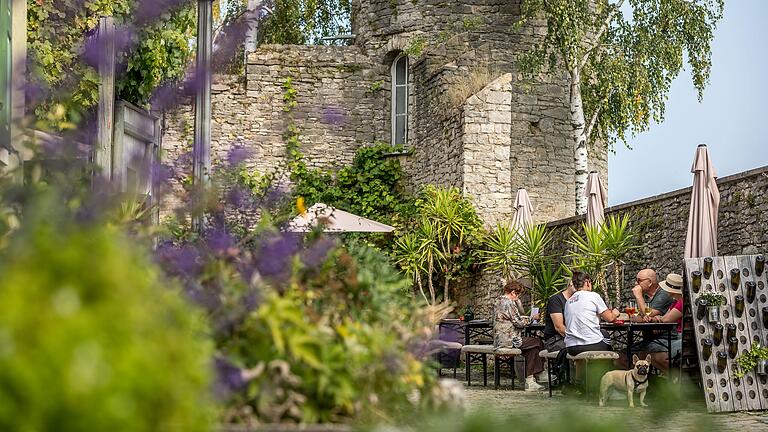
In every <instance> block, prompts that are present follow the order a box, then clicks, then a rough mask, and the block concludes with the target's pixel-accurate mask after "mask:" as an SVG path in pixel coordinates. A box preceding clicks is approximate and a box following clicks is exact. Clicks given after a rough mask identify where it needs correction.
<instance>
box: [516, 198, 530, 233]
mask: <svg viewBox="0 0 768 432" xmlns="http://www.w3.org/2000/svg"><path fill="white" fill-rule="evenodd" d="M515 210H517V212H516V213H515V217H514V218H513V219H512V226H513V227H515V229H516V230H517V231H518V232H521V231H523V230H525V229H526V228H528V226H529V225H530V224H532V223H533V216H532V213H533V206H532V205H531V199H530V198H529V197H528V191H526V190H525V189H523V188H520V189H518V190H517V197H516V198H515Z"/></svg>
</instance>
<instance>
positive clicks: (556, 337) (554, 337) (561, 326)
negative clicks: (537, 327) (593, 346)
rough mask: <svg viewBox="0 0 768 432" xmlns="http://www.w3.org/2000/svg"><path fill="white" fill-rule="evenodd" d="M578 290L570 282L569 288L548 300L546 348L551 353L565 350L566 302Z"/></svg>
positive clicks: (545, 324)
mask: <svg viewBox="0 0 768 432" xmlns="http://www.w3.org/2000/svg"><path fill="white" fill-rule="evenodd" d="M574 292H576V290H575V289H574V288H573V283H572V282H571V281H570V279H569V280H568V286H567V287H566V288H565V289H564V290H563V291H561V292H559V293H557V294H555V295H553V296H552V297H550V298H549V300H547V314H546V316H545V317H544V348H546V349H547V351H549V352H554V351H560V350H562V349H565V342H564V338H565V317H564V313H565V312H564V311H565V302H567V301H568V299H569V298H571V296H572V295H573V293H574Z"/></svg>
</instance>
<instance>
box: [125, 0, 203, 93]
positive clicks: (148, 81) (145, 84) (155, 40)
mask: <svg viewBox="0 0 768 432" xmlns="http://www.w3.org/2000/svg"><path fill="white" fill-rule="evenodd" d="M196 26H197V21H196V13H195V10H194V9H193V8H192V7H184V8H181V9H179V10H177V11H175V12H173V13H171V14H169V17H168V19H165V20H163V21H161V22H158V23H156V24H153V25H150V26H148V27H146V28H145V29H143V31H142V32H141V34H140V35H139V41H138V43H137V45H136V46H135V47H134V49H133V50H132V51H131V52H130V53H129V54H128V59H127V70H126V72H125V75H124V76H123V77H121V79H120V80H118V81H117V83H116V85H117V94H118V97H119V98H121V99H124V100H127V101H129V102H132V103H134V104H137V105H145V104H147V103H148V102H149V98H150V96H152V92H153V91H154V90H155V89H156V88H157V87H159V86H160V85H161V84H163V83H167V82H175V81H179V80H181V79H182V78H183V77H184V72H185V69H186V67H187V65H188V64H189V59H190V58H191V56H192V48H191V47H190V44H189V40H190V39H191V38H192V37H193V36H194V34H195V31H196V30H195V29H196Z"/></svg>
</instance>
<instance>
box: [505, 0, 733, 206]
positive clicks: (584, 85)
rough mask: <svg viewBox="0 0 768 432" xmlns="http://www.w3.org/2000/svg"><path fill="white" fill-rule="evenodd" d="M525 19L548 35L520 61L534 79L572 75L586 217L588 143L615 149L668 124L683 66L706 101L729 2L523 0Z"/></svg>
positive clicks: (579, 202) (579, 189) (579, 193)
mask: <svg viewBox="0 0 768 432" xmlns="http://www.w3.org/2000/svg"><path fill="white" fill-rule="evenodd" d="M522 13H523V20H521V22H520V24H521V25H522V24H523V23H526V22H536V21H537V20H541V19H543V20H545V22H546V26H547V34H546V36H545V37H544V38H543V40H542V41H541V43H540V44H537V45H535V46H534V47H533V48H532V49H531V51H529V52H528V53H526V54H525V55H523V56H522V58H521V67H522V69H523V71H524V72H526V73H527V74H528V75H529V76H534V75H535V74H538V73H540V72H559V73H562V71H563V69H565V71H567V76H568V79H569V81H570V117H571V118H570V120H571V125H572V128H573V130H572V138H573V140H574V149H575V162H576V210H577V213H584V212H585V211H586V198H584V197H583V190H584V187H585V185H586V180H587V173H588V172H589V169H588V166H587V144H588V143H593V142H596V141H600V142H603V143H605V144H606V145H613V144H614V143H615V142H616V141H617V140H621V141H625V142H626V137H627V134H631V135H634V134H636V133H639V132H643V131H645V130H647V129H648V128H649V126H650V124H651V121H656V122H661V121H663V119H664V111H665V104H666V100H667V95H668V93H669V89H670V86H671V84H672V80H673V79H674V78H675V77H677V75H678V74H679V73H680V71H681V70H682V68H683V66H684V63H685V61H686V60H687V63H688V65H689V67H690V72H691V75H692V77H693V85H694V87H695V88H696V90H697V91H698V93H699V99H701V97H702V94H703V91H704V87H705V86H706V85H707V83H708V81H709V71H710V66H711V55H712V53H711V43H712V39H713V37H714V30H715V26H716V24H717V22H718V21H719V20H720V19H721V18H722V14H723V0H618V1H615V2H609V1H608V0H525V1H524V2H523V11H522Z"/></svg>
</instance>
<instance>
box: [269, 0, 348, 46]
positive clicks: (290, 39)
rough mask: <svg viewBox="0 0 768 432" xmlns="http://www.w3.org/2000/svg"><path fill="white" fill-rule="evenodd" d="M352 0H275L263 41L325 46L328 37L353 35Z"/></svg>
mask: <svg viewBox="0 0 768 432" xmlns="http://www.w3.org/2000/svg"><path fill="white" fill-rule="evenodd" d="M350 9H351V0H274V8H273V9H272V13H271V14H270V16H269V18H268V19H267V20H266V22H265V23H264V32H263V39H262V40H263V42H264V43H276V44H307V43H314V44H317V43H321V38H322V37H324V36H333V35H338V34H342V33H347V32H349V30H350V29H349V18H350Z"/></svg>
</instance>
